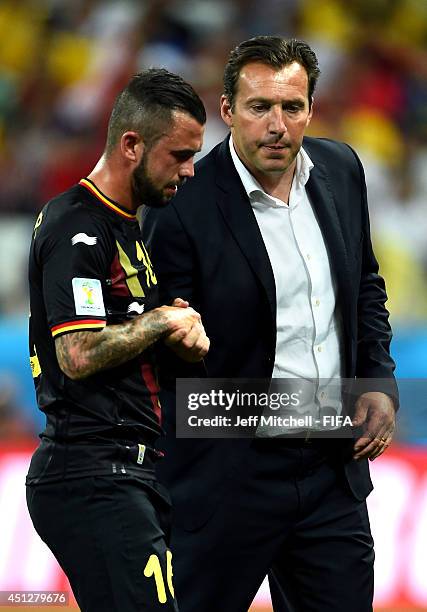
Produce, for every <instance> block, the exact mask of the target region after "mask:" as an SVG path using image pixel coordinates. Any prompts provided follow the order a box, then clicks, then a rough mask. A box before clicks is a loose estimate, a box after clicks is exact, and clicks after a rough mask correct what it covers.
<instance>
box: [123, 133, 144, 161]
mask: <svg viewBox="0 0 427 612" xmlns="http://www.w3.org/2000/svg"><path fill="white" fill-rule="evenodd" d="M120 151H121V154H122V155H123V157H125V158H126V159H127V160H128V161H130V162H132V163H134V164H136V165H138V164H139V163H140V161H141V159H142V156H143V154H144V141H143V139H142V137H141V135H140V134H139V133H138V132H133V131H128V132H125V133H124V134H122V137H121V138H120Z"/></svg>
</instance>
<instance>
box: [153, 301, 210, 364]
mask: <svg viewBox="0 0 427 612" xmlns="http://www.w3.org/2000/svg"><path fill="white" fill-rule="evenodd" d="M163 308H169V309H170V310H172V309H174V310H175V312H174V316H173V323H172V324H171V332H170V333H169V335H167V336H166V337H165V339H164V343H165V344H166V346H167V347H169V348H170V349H171V350H172V351H173V352H174V353H176V355H178V357H180V358H181V359H183V360H184V361H189V362H192V363H194V362H197V361H200V360H201V359H203V357H204V356H205V355H206V353H207V352H208V350H209V345H210V340H209V338H208V337H207V335H206V332H205V328H204V327H203V324H202V320H201V317H200V315H199V313H198V312H196V311H195V310H194V309H193V308H191V307H190V304H189V302H187V301H186V300H182V299H181V298H175V300H174V301H173V304H172V306H171V307H163ZM176 309H182V311H181V312H179V311H177V310H176Z"/></svg>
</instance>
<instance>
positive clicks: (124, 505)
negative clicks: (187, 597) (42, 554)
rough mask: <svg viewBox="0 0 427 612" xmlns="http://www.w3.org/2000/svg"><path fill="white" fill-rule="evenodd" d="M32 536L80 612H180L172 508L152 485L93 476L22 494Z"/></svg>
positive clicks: (45, 486)
mask: <svg viewBox="0 0 427 612" xmlns="http://www.w3.org/2000/svg"><path fill="white" fill-rule="evenodd" d="M27 503H28V508H29V511H30V515H31V519H32V521H33V524H34V527H35V528H36V531H37V532H38V534H39V535H40V537H41V539H42V540H44V542H45V543H46V544H47V545H48V546H49V548H50V549H51V551H52V552H53V554H54V555H55V557H56V559H57V560H58V562H59V564H60V565H61V567H62V569H63V570H64V572H65V573H66V575H67V577H68V579H69V581H70V584H71V587H72V589H73V592H74V595H75V597H76V600H77V603H78V604H79V607H80V609H81V610H82V612H142V611H143V610H144V611H150V612H160V611H161V610H162V611H164V612H167V611H171V610H173V611H175V612H176V611H177V610H178V608H177V605H176V600H175V598H174V596H173V586H172V565H171V553H170V551H169V550H168V548H169V547H168V533H167V532H168V530H169V510H170V506H169V502H168V496H167V494H165V493H164V491H163V488H162V487H161V486H160V485H158V484H157V483H156V481H155V480H153V481H148V480H147V481H144V480H141V479H139V478H131V477H129V476H127V475H126V476H123V477H121V476H119V475H117V476H112V475H111V476H94V477H84V478H81V479H74V480H66V481H63V482H59V483H54V484H39V485H34V486H29V487H27Z"/></svg>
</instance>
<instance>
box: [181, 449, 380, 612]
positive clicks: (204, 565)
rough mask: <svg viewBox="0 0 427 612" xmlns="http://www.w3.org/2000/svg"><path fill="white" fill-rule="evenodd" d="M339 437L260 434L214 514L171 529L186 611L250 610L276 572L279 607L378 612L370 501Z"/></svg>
mask: <svg viewBox="0 0 427 612" xmlns="http://www.w3.org/2000/svg"><path fill="white" fill-rule="evenodd" d="M340 443H342V441H338V440H328V441H314V442H312V443H311V444H304V442H302V441H291V442H288V441H283V440H257V441H254V442H253V444H252V446H251V448H250V450H249V453H248V457H247V460H245V462H244V463H243V462H242V464H241V465H240V466H239V467H238V472H237V473H236V474H235V479H234V483H235V486H234V487H233V488H231V489H230V491H229V494H228V495H227V496H225V497H224V499H223V501H222V503H221V504H220V506H219V507H218V509H217V510H216V512H215V513H214V515H213V516H212V517H211V518H210V519H209V521H208V522H207V523H206V524H205V525H204V526H203V527H202V528H200V529H198V530H197V531H193V532H189V531H185V530H183V529H181V528H178V527H175V528H174V530H173V532H172V542H171V547H172V549H173V551H174V558H175V564H174V571H175V579H174V580H175V587H176V591H177V598H178V603H179V606H180V610H181V612H202V611H203V612H218V611H219V610H220V611H221V612H246V611H247V610H248V608H249V606H250V604H251V602H252V600H253V598H254V596H255V594H256V592H257V590H258V588H259V586H260V584H261V582H262V580H263V579H264V577H265V576H266V574H267V573H268V572H269V577H270V583H271V584H272V596H273V605H274V610H275V611H276V612H279V611H280V612H343V611H344V610H345V612H371V611H372V599H373V562H374V552H373V541H372V537H371V533H370V527H369V520H368V514H367V509H366V503H365V502H364V501H363V502H360V501H357V500H356V499H355V498H354V497H353V496H352V494H351V493H350V491H349V489H348V487H347V483H346V482H345V479H344V474H343V469H342V465H341V466H340V465H339V464H338V462H337V454H335V453H334V448H336V445H337V444H340Z"/></svg>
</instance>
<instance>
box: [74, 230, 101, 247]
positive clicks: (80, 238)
mask: <svg viewBox="0 0 427 612" xmlns="http://www.w3.org/2000/svg"><path fill="white" fill-rule="evenodd" d="M97 241H98V238H97V237H96V236H88V235H87V234H85V233H84V232H80V234H76V235H75V236H73V237H72V238H71V244H72V245H73V246H74V245H75V244H78V243H79V242H83V244H87V245H88V246H93V245H94V244H96V243H97Z"/></svg>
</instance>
